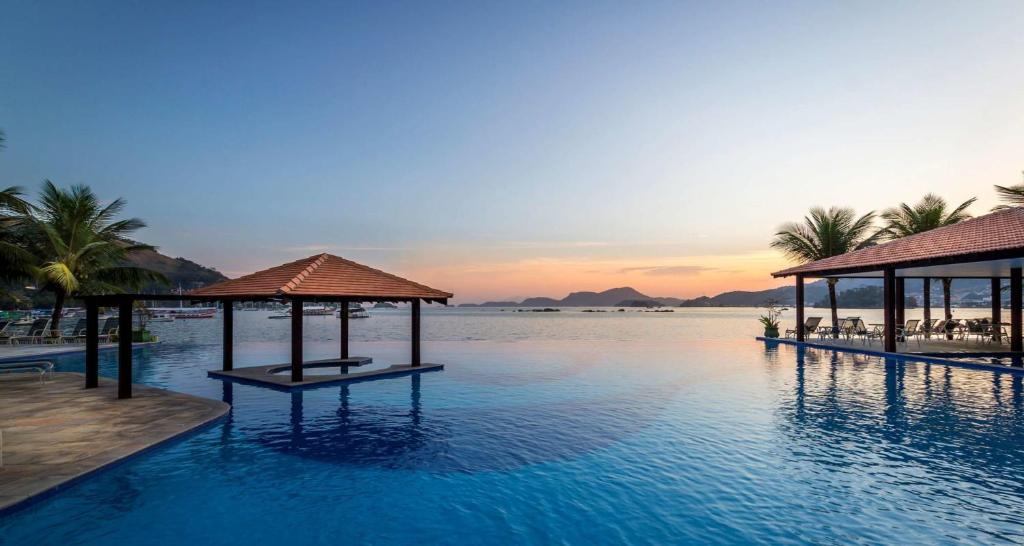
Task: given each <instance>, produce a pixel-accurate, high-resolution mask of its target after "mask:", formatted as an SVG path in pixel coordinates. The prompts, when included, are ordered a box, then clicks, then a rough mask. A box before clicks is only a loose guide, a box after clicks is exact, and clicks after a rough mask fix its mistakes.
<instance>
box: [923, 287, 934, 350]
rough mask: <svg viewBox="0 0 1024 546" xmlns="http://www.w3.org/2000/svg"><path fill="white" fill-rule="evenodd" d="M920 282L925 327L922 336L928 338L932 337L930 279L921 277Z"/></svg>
mask: <svg viewBox="0 0 1024 546" xmlns="http://www.w3.org/2000/svg"><path fill="white" fill-rule="evenodd" d="M921 283H922V284H921V299H923V300H924V301H923V302H921V303H922V305H923V306H924V307H923V308H922V313H924V327H925V331H924V337H925V339H929V338H931V337H932V329H931V325H932V280H931V279H930V278H928V279H922V280H921Z"/></svg>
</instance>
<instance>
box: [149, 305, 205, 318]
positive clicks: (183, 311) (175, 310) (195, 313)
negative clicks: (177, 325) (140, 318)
mask: <svg viewBox="0 0 1024 546" xmlns="http://www.w3.org/2000/svg"><path fill="white" fill-rule="evenodd" d="M149 311H150V312H151V313H153V316H154V317H162V318H164V319H167V318H170V319H171V320H177V319H206V318H213V317H216V316H217V308H216V307H150V308H149ZM163 322H169V321H166V320H164V321H163Z"/></svg>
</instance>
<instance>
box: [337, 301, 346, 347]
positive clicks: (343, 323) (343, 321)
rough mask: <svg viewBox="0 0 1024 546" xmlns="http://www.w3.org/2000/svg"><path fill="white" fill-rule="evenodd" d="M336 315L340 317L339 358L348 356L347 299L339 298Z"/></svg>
mask: <svg viewBox="0 0 1024 546" xmlns="http://www.w3.org/2000/svg"><path fill="white" fill-rule="evenodd" d="M338 316H339V317H340V318H341V334H340V338H341V347H340V349H341V350H340V354H339V356H340V357H341V358H348V300H341V305H340V307H339V308H338Z"/></svg>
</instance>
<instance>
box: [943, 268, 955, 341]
mask: <svg viewBox="0 0 1024 546" xmlns="http://www.w3.org/2000/svg"><path fill="white" fill-rule="evenodd" d="M952 292H953V279H951V278H949V277H944V278H943V279H942V306H943V308H944V309H945V311H946V320H953V309H952V308H950V303H949V300H950V296H951V293H952ZM946 339H953V333H952V332H950V331H949V327H948V325H947V327H946Z"/></svg>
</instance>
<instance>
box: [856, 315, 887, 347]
mask: <svg viewBox="0 0 1024 546" xmlns="http://www.w3.org/2000/svg"><path fill="white" fill-rule="evenodd" d="M852 335H853V336H856V337H859V338H861V340H863V341H865V342H867V343H872V342H873V341H874V340H875V339H882V332H880V331H878V328H868V326H867V325H866V324H864V321H863V320H861V319H859V318H858V319H857V321H856V322H854V324H853V330H852Z"/></svg>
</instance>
